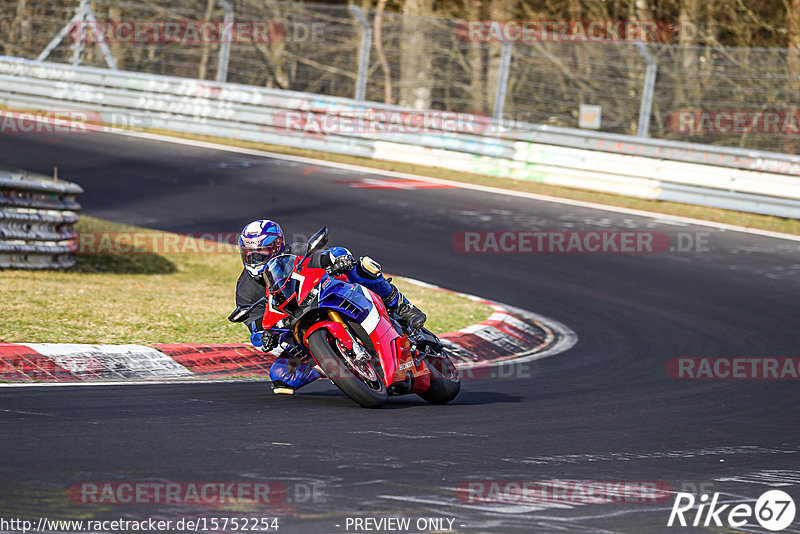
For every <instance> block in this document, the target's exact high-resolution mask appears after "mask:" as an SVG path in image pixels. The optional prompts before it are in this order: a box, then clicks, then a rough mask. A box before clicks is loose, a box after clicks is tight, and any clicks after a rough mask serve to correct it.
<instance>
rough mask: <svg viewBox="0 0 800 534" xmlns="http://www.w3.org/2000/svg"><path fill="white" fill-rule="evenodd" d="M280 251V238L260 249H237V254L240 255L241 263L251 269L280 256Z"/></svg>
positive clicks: (281, 244) (281, 245)
mask: <svg viewBox="0 0 800 534" xmlns="http://www.w3.org/2000/svg"><path fill="white" fill-rule="evenodd" d="M282 250H283V239H282V238H280V237H278V238H277V239H275V240H273V241H272V243H269V244H268V245H262V246H260V247H254V248H248V247H239V253H240V254H241V255H242V262H244V264H245V265H249V266H251V267H255V266H257V265H263V264H264V263H267V262H268V261H269V260H270V258H273V257H275V256H276V255H278V254H280V253H281V251H282Z"/></svg>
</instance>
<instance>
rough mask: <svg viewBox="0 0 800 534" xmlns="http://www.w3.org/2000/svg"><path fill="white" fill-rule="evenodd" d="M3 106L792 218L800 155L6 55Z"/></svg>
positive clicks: (799, 200) (1, 64)
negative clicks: (363, 124)
mask: <svg viewBox="0 0 800 534" xmlns="http://www.w3.org/2000/svg"><path fill="white" fill-rule="evenodd" d="M0 105H2V106H5V107H7V108H12V109H37V110H50V111H60V110H70V111H75V110H85V111H87V112H91V113H90V115H92V116H93V117H94V119H95V120H98V121H102V122H104V123H105V124H107V125H111V126H112V127H113V126H141V127H150V128H156V129H164V130H173V131H180V132H188V133H194V134H202V135H210V136H216V137H229V138H236V139H242V140H247V141H256V142H262V143H269V144H276V145H283V146H291V147H296V148H307V149H314V150H321V151H326V152H331V153H339V154H348V155H355V156H361V157H368V158H376V159H388V160H396V161H404V162H408V161H413V162H415V163H418V164H421V165H429V166H435V167H440V168H444V169H451V170H458V171H465V172H471V173H478V174H485V175H490V176H501V177H510V178H516V179H521V180H530V181H536V182H541V183H544V184H551V185H559V186H566V187H576V188H582V189H589V190H596V191H603V192H610V193H617V194H622V195H628V196H635V197H639V198H647V199H657V200H677V199H680V200H678V201H680V202H686V203H694V204H700V205H708V206H714V207H719V208H725V209H735V210H740V211H750V212H753V213H762V214H768V215H776V216H780V217H791V218H800V158H798V157H797V156H789V155H785V154H774V153H763V152H756V151H747V150H740V149H734V148H720V147H710V146H704V145H692V144H688V143H676V142H671V141H658V140H642V139H640V138H634V137H627V136H614V135H609V134H599V133H595V132H587V131H584V130H569V129H565V128H551V127H546V126H541V125H532V124H522V123H514V124H507V123H506V124H503V123H500V122H497V121H492V120H490V119H489V118H488V117H483V116H480V115H474V114H460V115H459V114H455V113H453V114H450V115H449V116H447V115H445V117H447V118H450V119H453V120H445V119H444V118H442V113H443V112H426V111H419V110H413V109H408V108H400V107H398V106H389V105H383V104H378V103H373V102H362V101H356V100H350V99H344V98H334V97H326V96H321V95H313V94H304V93H295V92H290V91H280V90H275V89H265V88H260V87H254V86H244V85H237V84H225V83H217V82H208V81H203V80H194V79H186V78H175V77H169V76H159V75H150V74H142V73H134V72H123V71H112V70H105V69H96V68H88V67H73V66H69V65H62V64H56V63H45V62H34V61H30V60H23V59H19V58H9V57H2V58H0ZM292 112H305V113H311V114H314V115H311V116H312V117H318V118H319V119H320V120H319V123H320V124H326V122H325V119H331V120H332V121H333V122H334V123H335V124H340V125H341V124H343V121H345V120H346V119H347V118H348V117H352V116H353V115H354V114H356V115H360V116H362V117H363V116H364V115H365V114H367V115H369V116H370V117H371V122H372V125H373V126H377V127H375V128H373V127H369V128H367V129H365V130H360V131H359V130H358V129H357V128H356V129H350V128H347V127H339V128H334V129H324V128H323V129H322V130H320V129H319V128H317V127H316V125H315V126H313V127H309V121H304V120H299V121H296V120H287V114H288V113H292ZM421 114H428V115H433V116H438V117H439V118H440V120H434V121H431V122H429V123H426V125H425V127H423V128H421V129H417V130H414V127H406V128H404V127H400V128H397V122H396V120H397V119H399V120H400V121H402V120H403V118H404V117H406V118H407V117H409V116H415V115H421ZM437 114H438V115H437ZM306 117H308V115H306ZM337 121H338V122H337ZM311 124H315V121H311ZM404 130H405V131H404ZM409 130H410V131H409Z"/></svg>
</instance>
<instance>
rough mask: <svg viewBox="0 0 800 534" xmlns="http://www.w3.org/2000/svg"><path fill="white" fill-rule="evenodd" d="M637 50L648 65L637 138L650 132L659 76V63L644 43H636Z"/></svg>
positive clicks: (646, 135)
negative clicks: (657, 77)
mask: <svg viewBox="0 0 800 534" xmlns="http://www.w3.org/2000/svg"><path fill="white" fill-rule="evenodd" d="M636 49H637V50H638V51H639V54H640V55H641V56H642V58H643V59H644V62H645V63H646V64H647V71H645V74H644V90H643V91H642V104H641V106H640V107H639V128H638V130H637V132H636V136H637V137H648V133H649V130H650V112H651V111H652V109H653V91H654V89H655V85H656V75H657V74H658V63H656V60H655V58H654V57H653V55H652V54H651V53H650V51H649V50H648V49H647V47H646V46H645V45H644V44H643V43H636Z"/></svg>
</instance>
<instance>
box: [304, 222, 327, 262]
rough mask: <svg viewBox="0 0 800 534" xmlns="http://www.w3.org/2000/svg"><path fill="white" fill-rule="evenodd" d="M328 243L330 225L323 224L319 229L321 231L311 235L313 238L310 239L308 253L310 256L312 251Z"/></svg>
mask: <svg viewBox="0 0 800 534" xmlns="http://www.w3.org/2000/svg"><path fill="white" fill-rule="evenodd" d="M327 243H328V227H327V226H323V227H322V228H320V229H319V231H318V232H317V233H316V234H314V235H312V236H311V239H309V240H308V253H307V254H308V255H309V256H310V255H311V253H312V252H316V251H317V250H319V249H321V248H322V247H324V246H325V245H326V244H327Z"/></svg>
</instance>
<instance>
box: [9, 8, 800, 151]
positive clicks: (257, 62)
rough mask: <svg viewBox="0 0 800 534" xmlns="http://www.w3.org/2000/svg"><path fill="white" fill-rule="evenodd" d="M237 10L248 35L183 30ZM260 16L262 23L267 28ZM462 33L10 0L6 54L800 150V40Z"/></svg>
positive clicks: (351, 15)
mask: <svg viewBox="0 0 800 534" xmlns="http://www.w3.org/2000/svg"><path fill="white" fill-rule="evenodd" d="M87 8H88V9H87ZM82 10H86V11H82ZM76 14H77V19H76V18H75V17H76ZM87 14H88V15H87ZM90 17H94V18H93V19H92V18H90ZM226 17H230V19H228V18H226ZM76 20H77V24H78V25H77V26H76ZM225 20H233V21H235V24H238V25H240V26H241V28H243V29H242V32H235V33H234V37H233V38H232V39H225V38H215V37H213V36H212V38H202V36H201V37H200V38H195V37H193V36H188V37H187V35H186V30H187V29H192V28H194V29H195V30H198V31H199V30H200V29H201V26H202V24H203V23H207V24H211V27H216V28H219V27H221V22H222V21H225ZM70 21H73V25H72V26H70ZM81 21H84V22H86V26H83V27H81V26H80V22H81ZM93 21H96V22H93ZM154 21H160V23H161V26H157V25H155V23H154ZM136 22H139V23H143V22H144V23H150V26H151V27H150V29H149V31H144V32H142V34H141V35H139V36H138V37H137V36H136V34H135V28H134V29H133V30H131V31H130V32H126V31H121V30H123V29H127V28H129V27H131V26H126V24H129V25H132V24H134V23H136ZM166 23H176V24H178V26H179V27H180V29H181V31H180V32H178V34H176V35H178V37H176V38H174V39H164V38H163V37H164V35H163V33H162V35H160V36H158V35H154V31H155V32H156V33H157V32H158V31H162V32H163V31H164V24H166ZM215 24H216V26H214V25H215ZM258 24H261V29H262V30H264V31H262V33H261V34H259V35H260V38H254V37H253V26H258ZM154 27H156V29H155V30H154V29H153V28H154ZM94 28H100V29H101V30H102V32H101V33H102V34H103V35H105V36H106V39H105V42H104V43H98V42H97V41H101V40H103V39H100V38H98V37H97V35H100V34H99V33H98V34H94V35H95V36H94V37H93V29H94ZM109 28H110V30H109ZM265 28H266V29H265ZM257 30H258V28H256V31H255V33H258V31H257ZM463 30H464V27H463V22H461V23H460V22H459V21H453V20H444V19H434V18H424V17H411V16H404V15H400V14H397V13H379V12H375V11H369V10H363V11H362V10H360V9H358V8H356V7H354V6H336V5H319V4H307V3H291V2H270V1H264V0H196V1H194V0H173V1H171V2H169V3H156V2H152V1H144V0H135V1H128V2H126V1H122V2H120V1H112V0H94V1H91V2H90V1H88V0H69V1H68V0H53V1H52V2H49V3H44V2H32V1H30V0H0V35H3V36H5V37H4V39H3V41H2V42H1V43H0V53H2V54H4V55H9V56H17V57H24V58H31V59H36V58H39V59H45V56H46V59H47V60H48V61H57V62H65V63H75V64H78V63H80V64H82V65H89V66H96V67H113V66H114V64H115V65H116V66H117V67H118V68H119V69H122V70H130V71H137V72H146V73H153V74H169V75H173V76H183V77H190V78H199V79H207V80H210V81H213V80H219V81H223V80H224V81H228V82H234V83H241V84H248V85H258V86H262V87H270V88H277V89H287V90H292V91H300V92H307V93H315V94H320V95H331V96H339V97H347V98H363V99H365V100H367V101H376V102H386V103H392V104H397V105H401V106H408V107H413V108H416V109H432V110H449V111H460V112H473V113H482V114H487V115H493V116H496V117H502V118H503V119H506V120H509V121H521V122H528V123H535V124H548V125H553V126H563V127H571V128H577V127H579V126H580V124H581V123H580V112H581V105H591V106H599V108H600V115H601V117H600V121H599V128H598V130H599V131H602V132H611V133H619V134H628V135H641V136H647V137H653V138H659V139H670V140H678V141H689V142H697V143H704V144H711V145H720V146H734V147H744V148H753V149H761V150H769V151H777V152H785V153H798V152H800V111H798V109H800V91H798V89H800V51H798V50H789V49H743V48H707V47H686V46H677V45H672V44H669V43H648V44H646V45H642V44H638V45H637V44H636V43H633V42H619V41H589V42H587V41H577V42H565V41H552V42H551V41H546V40H537V39H533V40H529V41H527V42H513V43H511V42H507V43H502V42H490V41H488V40H472V39H469V38H465V34H464V31H463ZM98 31H100V30H98ZM247 32H249V33H247ZM60 34H61V35H60ZM59 35H60V36H61V37H63V38H62V39H61V40H60V41H59V40H58V39H56V37H58V36H59ZM214 35H216V34H214ZM131 36H132V37H131ZM108 37H110V38H108ZM217 37H219V36H217ZM45 52H46V54H45ZM104 52H105V53H104ZM109 56H110V58H111V60H112V61H113V64H112V63H111V62H110V60H109ZM649 58H651V59H649ZM649 63H652V65H651V66H650V70H648V64H649ZM649 72H650V75H649V74H648V73H649ZM648 80H650V81H651V82H652V83H651V84H650V87H649V88H648V84H649V82H648ZM498 94H499V98H498ZM643 110H644V113H645V115H646V118H647V121H645V122H644V123H643V122H642V117H641V115H642V111H643Z"/></svg>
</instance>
